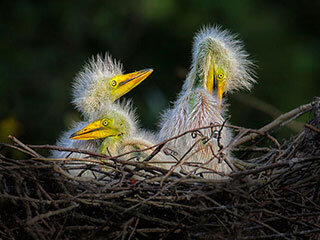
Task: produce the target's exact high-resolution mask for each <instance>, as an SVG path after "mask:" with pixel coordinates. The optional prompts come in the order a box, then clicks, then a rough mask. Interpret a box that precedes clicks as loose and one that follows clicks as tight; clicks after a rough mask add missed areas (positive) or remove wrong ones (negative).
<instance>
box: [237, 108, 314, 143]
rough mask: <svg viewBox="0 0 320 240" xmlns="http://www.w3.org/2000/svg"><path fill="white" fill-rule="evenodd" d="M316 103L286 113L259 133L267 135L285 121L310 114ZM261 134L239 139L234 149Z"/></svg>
mask: <svg viewBox="0 0 320 240" xmlns="http://www.w3.org/2000/svg"><path fill="white" fill-rule="evenodd" d="M315 103H316V102H311V103H308V104H305V105H302V106H300V107H298V108H295V109H293V110H291V111H290V112H287V113H284V114H282V115H280V116H279V117H278V118H276V119H275V120H274V121H272V122H271V123H269V124H267V125H266V126H264V127H262V128H260V129H259V130H257V131H258V132H260V133H261V134H265V133H267V132H268V131H270V130H271V129H273V128H275V127H277V126H279V125H280V124H281V123H283V122H284V121H286V120H288V119H290V118H293V117H294V116H295V115H297V114H299V113H302V112H308V111H310V110H311V109H312V106H313V105H314V104H315ZM258 136H259V134H257V133H251V134H249V135H247V136H244V137H242V138H241V139H239V140H238V141H237V142H235V143H234V144H233V147H237V146H239V145H241V144H244V143H246V142H248V141H250V140H254V139H255V138H256V137H258Z"/></svg>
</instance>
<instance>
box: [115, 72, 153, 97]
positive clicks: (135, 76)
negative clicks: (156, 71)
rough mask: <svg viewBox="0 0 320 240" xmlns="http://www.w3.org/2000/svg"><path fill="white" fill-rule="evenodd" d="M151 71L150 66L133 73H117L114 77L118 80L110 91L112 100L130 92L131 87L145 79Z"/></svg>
mask: <svg viewBox="0 0 320 240" xmlns="http://www.w3.org/2000/svg"><path fill="white" fill-rule="evenodd" d="M152 72H153V69H152V68H148V69H143V70H140V71H136V72H133V73H127V74H124V75H118V76H116V77H114V79H115V80H117V82H118V86H117V87H116V88H115V89H114V90H113V92H112V93H111V95H112V97H113V99H114V101H115V100H117V99H118V98H120V97H121V96H123V95H125V94H126V93H128V92H130V91H131V90H132V89H133V88H135V87H136V86H138V85H139V84H140V83H141V82H142V81H143V80H144V79H146V78H147V77H148V76H149V75H150V74H151V73H152Z"/></svg>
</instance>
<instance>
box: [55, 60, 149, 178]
mask: <svg viewBox="0 0 320 240" xmlns="http://www.w3.org/2000/svg"><path fill="white" fill-rule="evenodd" d="M152 72H153V69H144V70H141V71H136V72H133V73H128V74H123V70H122V65H121V64H120V63H119V62H117V61H115V60H112V58H111V56H110V55H108V54H106V55H105V57H101V56H99V55H98V56H97V57H96V58H94V57H93V58H92V59H91V61H89V63H88V64H87V65H85V66H84V68H83V69H82V70H81V71H80V73H78V75H77V76H76V78H75V80H74V84H73V93H72V94H73V100H72V103H73V104H74V105H75V107H76V109H78V110H79V111H80V112H81V114H82V115H83V117H84V121H83V122H78V123H75V124H74V126H73V127H72V128H71V129H70V130H69V131H66V132H64V133H63V134H62V136H61V137H60V139H59V140H58V141H57V144H56V145H57V146H60V147H65V148H78V149H85V150H89V151H92V152H97V151H98V148H99V146H100V145H101V143H102V141H101V139H97V140H92V141H74V140H71V139H69V137H70V135H71V134H72V133H74V132H76V131H78V130H79V129H81V128H83V127H84V126H85V125H87V124H88V122H90V121H92V119H95V118H96V117H97V116H99V115H100V116H101V115H102V114H103V113H105V112H106V111H107V110H108V109H109V108H110V107H112V106H113V105H114V104H115V103H114V101H115V100H117V99H118V98H120V97H121V96H123V95H124V94H126V93H127V92H129V91H130V90H132V89H133V88H134V87H136V86H137V85H139V84H140V83H141V82H142V81H143V80H144V79H146V78H147V77H148V76H149V75H150V74H151V73H152ZM118 108H119V109H120V108H121V107H119V106H118ZM52 157H53V158H66V157H70V158H84V157H87V154H81V153H71V154H70V152H67V151H53V152H52ZM81 166H82V165H81ZM75 172H76V173H77V172H78V171H75ZM87 172H89V171H87ZM89 175H91V173H90V172H89Z"/></svg>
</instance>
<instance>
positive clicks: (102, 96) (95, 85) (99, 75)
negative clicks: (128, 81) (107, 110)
mask: <svg viewBox="0 0 320 240" xmlns="http://www.w3.org/2000/svg"><path fill="white" fill-rule="evenodd" d="M122 72H123V70H122V65H121V63H120V62H117V61H116V60H113V59H112V57H111V56H110V55H109V54H107V53H106V54H105V55H104V56H103V55H97V56H96V57H92V58H91V59H90V60H89V62H88V63H87V64H86V65H85V66H84V67H83V69H82V70H81V71H80V72H79V73H78V74H77V76H76V77H75V79H74V83H73V90H72V96H73V100H72V103H73V104H74V105H75V107H76V108H77V109H78V110H79V111H80V112H81V113H82V114H83V115H84V117H85V118H88V117H89V116H90V115H91V114H93V113H94V112H95V111H97V110H98V109H99V108H101V105H103V104H104V103H106V102H107V103H109V104H110V98H109V97H110V96H109V94H110V90H109V89H108V87H109V84H108V82H107V81H108V80H110V79H111V78H112V77H114V76H116V75H120V74H122Z"/></svg>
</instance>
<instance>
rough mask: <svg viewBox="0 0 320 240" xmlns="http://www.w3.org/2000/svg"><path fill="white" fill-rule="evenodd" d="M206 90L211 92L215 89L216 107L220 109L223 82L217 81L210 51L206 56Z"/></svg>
mask: <svg viewBox="0 0 320 240" xmlns="http://www.w3.org/2000/svg"><path fill="white" fill-rule="evenodd" d="M205 83H206V85H205V87H206V90H207V91H208V92H209V93H210V94H212V92H213V90H215V89H217V102H218V109H221V103H222V96H223V93H224V89H225V83H224V82H222V81H219V80H218V79H217V78H216V76H215V69H214V61H213V56H212V54H211V53H210V54H209V56H208V71H207V76H206V82H205Z"/></svg>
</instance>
